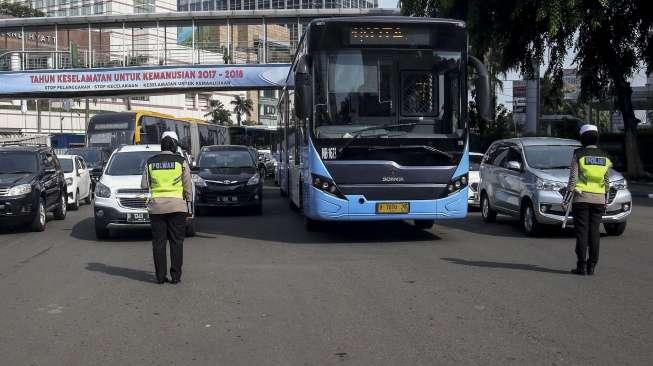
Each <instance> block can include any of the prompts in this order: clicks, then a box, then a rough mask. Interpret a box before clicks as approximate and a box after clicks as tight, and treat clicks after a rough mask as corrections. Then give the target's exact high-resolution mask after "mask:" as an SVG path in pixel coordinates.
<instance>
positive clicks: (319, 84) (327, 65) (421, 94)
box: [314, 49, 461, 138]
mask: <svg viewBox="0 0 653 366" xmlns="http://www.w3.org/2000/svg"><path fill="white" fill-rule="evenodd" d="M460 60H461V57H460V53H457V52H438V51H433V50H414V51H402V52H396V53H395V54H388V52H384V51H382V50H353V49H348V50H338V51H334V52H323V53H321V54H320V55H319V56H318V57H317V64H316V70H315V80H316V81H315V83H316V84H315V85H316V86H315V131H314V132H315V134H316V136H317V137H318V138H351V137H353V135H355V134H356V133H357V132H358V131H359V130H361V129H369V128H375V127H377V128H376V129H374V131H371V132H370V133H365V134H359V135H358V136H356V137H360V138H375V137H378V135H379V134H380V133H386V132H390V133H388V136H385V137H390V138H414V137H429V136H434V135H439V134H450V133H452V132H453V131H454V130H455V129H456V128H458V125H459V123H458V122H459V120H460V85H459V83H460V69H461V63H460ZM397 125H402V126H400V128H401V130H399V127H398V126H397ZM398 130H399V131H398Z"/></svg>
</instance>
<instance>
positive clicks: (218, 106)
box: [204, 99, 231, 126]
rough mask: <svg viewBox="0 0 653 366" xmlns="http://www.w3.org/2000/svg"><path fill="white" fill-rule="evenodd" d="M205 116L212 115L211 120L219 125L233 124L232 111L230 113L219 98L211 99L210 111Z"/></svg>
mask: <svg viewBox="0 0 653 366" xmlns="http://www.w3.org/2000/svg"><path fill="white" fill-rule="evenodd" d="M204 117H211V122H212V123H215V124H218V125H223V126H230V125H231V113H229V111H228V110H227V109H226V108H225V107H224V104H222V102H221V101H219V100H217V99H215V100H214V99H212V100H211V101H209V111H208V113H206V114H205V115H204Z"/></svg>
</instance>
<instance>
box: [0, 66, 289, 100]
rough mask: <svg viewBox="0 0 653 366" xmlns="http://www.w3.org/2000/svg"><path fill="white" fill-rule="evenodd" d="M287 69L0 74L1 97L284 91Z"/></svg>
mask: <svg viewBox="0 0 653 366" xmlns="http://www.w3.org/2000/svg"><path fill="white" fill-rule="evenodd" d="M288 70H289V65H287V64H271V65H211V66H205V65H203V66H168V67H166V66H161V67H128V68H115V69H84V70H79V69H74V70H56V71H54V70H33V71H24V72H2V73H0V98H11V99H20V98H26V97H41V98H57V97H64V96H66V97H67V96H95V95H128V94H142V93H148V92H154V91H158V92H163V93H175V92H183V91H186V90H193V89H195V90H251V89H270V88H282V87H283V86H284V85H285V80H286V76H287V75H288Z"/></svg>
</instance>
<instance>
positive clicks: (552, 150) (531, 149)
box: [524, 145, 580, 169]
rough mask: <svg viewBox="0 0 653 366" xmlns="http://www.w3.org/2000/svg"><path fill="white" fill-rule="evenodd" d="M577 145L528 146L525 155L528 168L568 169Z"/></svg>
mask: <svg viewBox="0 0 653 366" xmlns="http://www.w3.org/2000/svg"><path fill="white" fill-rule="evenodd" d="M579 147H580V146H576V145H546V146H526V147H525V148H524V153H525V155H526V161H527V162H528V166H530V167H531V168H534V169H568V168H569V166H570V165H571V159H572V157H573V155H574V150H576V149H577V148H579Z"/></svg>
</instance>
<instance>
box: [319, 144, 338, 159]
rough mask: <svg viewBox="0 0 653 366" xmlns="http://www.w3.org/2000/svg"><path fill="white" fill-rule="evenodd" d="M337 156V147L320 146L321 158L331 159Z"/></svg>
mask: <svg viewBox="0 0 653 366" xmlns="http://www.w3.org/2000/svg"><path fill="white" fill-rule="evenodd" d="M337 156H338V149H336V148H335V147H323V148H322V160H333V159H335V158H336V157H337Z"/></svg>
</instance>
